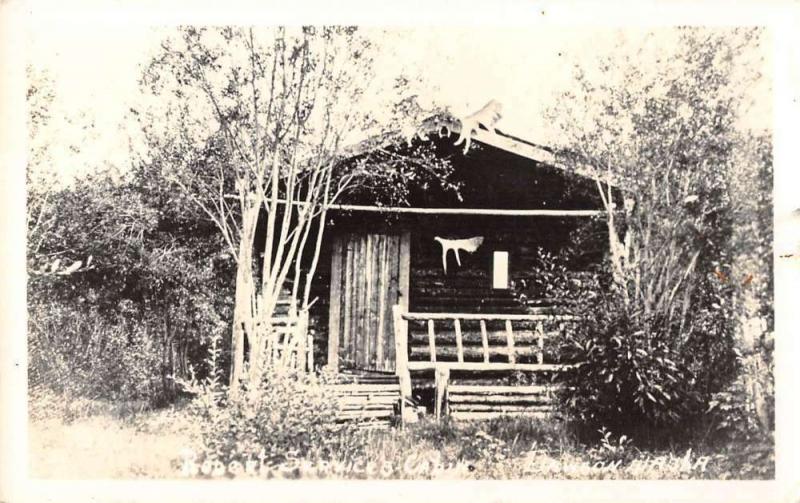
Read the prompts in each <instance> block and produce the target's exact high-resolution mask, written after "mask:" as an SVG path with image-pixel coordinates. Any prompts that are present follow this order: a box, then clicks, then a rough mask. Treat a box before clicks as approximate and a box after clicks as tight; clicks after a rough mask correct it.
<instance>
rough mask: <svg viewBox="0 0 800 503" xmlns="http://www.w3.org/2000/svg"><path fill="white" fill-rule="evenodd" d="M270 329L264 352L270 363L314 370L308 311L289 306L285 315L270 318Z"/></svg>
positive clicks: (312, 341) (312, 339)
mask: <svg viewBox="0 0 800 503" xmlns="http://www.w3.org/2000/svg"><path fill="white" fill-rule="evenodd" d="M270 325H271V327H272V331H271V334H270V337H268V339H267V348H266V354H267V357H268V358H269V360H270V362H271V363H272V364H280V365H281V366H284V367H286V366H288V367H290V368H296V369H301V370H305V371H306V372H311V371H313V370H314V338H313V337H312V336H311V335H310V334H309V333H308V311H298V310H297V309H294V308H293V307H290V309H289V310H288V312H287V313H286V314H285V315H276V316H273V317H272V318H270Z"/></svg>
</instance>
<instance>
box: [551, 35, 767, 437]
mask: <svg viewBox="0 0 800 503" xmlns="http://www.w3.org/2000/svg"><path fill="white" fill-rule="evenodd" d="M759 37H760V32H758V31H757V30H730V31H723V30H720V31H715V30H697V29H691V28H683V29H680V30H677V31H676V32H675V44H673V46H672V47H671V48H670V49H669V52H668V53H665V51H664V50H662V49H661V48H660V47H662V46H657V45H656V42H655V41H656V37H654V36H648V37H645V39H644V41H643V44H642V48H641V49H640V50H639V51H638V52H636V53H626V54H614V55H613V56H611V57H607V58H599V59H598V62H599V63H598V68H597V71H596V73H595V74H592V72H590V71H588V70H587V69H586V68H578V69H577V71H576V81H577V83H578V84H579V88H580V91H579V92H574V93H572V92H570V93H567V94H565V95H564V96H563V97H561V99H560V100H559V104H558V106H557V107H555V108H554V110H553V111H552V116H553V118H554V120H555V121H556V122H557V123H558V124H560V125H561V127H562V130H563V131H564V133H565V138H566V142H565V144H566V147H565V148H564V149H562V151H561V152H560V153H559V157H560V158H561V160H562V161H563V162H564V163H566V164H568V165H570V166H572V167H573V168H574V169H575V170H577V171H580V172H583V173H586V174H589V175H590V176H592V177H594V178H596V179H597V186H598V190H599V192H600V194H601V196H602V198H603V202H604V204H605V208H606V210H607V211H606V220H607V227H608V243H609V261H608V266H609V267H608V272H609V275H610V276H611V278H612V279H613V282H612V288H611V289H610V292H609V294H608V295H606V296H603V297H602V298H600V299H598V302H595V303H593V305H588V306H584V309H585V310H584V313H585V315H584V322H583V323H582V324H581V325H580V326H579V327H578V329H577V330H576V331H575V332H574V333H573V334H571V336H570V337H569V338H568V340H567V341H566V344H565V347H564V349H565V351H567V352H568V354H567V358H569V359H572V360H573V361H575V362H582V363H583V364H582V365H581V366H579V367H578V368H577V369H575V370H574V371H573V372H572V374H571V377H569V382H570V384H571V385H572V387H568V388H567V390H566V392H565V397H564V399H565V404H566V405H567V407H568V408H569V409H570V410H571V411H572V412H573V413H574V414H576V415H577V416H578V417H580V418H582V419H584V420H586V421H587V422H589V423H590V424H591V425H592V426H591V428H596V427H599V426H608V427H609V429H611V430H613V431H618V432H621V431H630V430H628V429H629V428H633V427H634V426H638V427H639V428H640V429H648V428H649V429H650V430H651V431H652V432H653V434H657V433H659V432H660V433H665V432H668V431H673V432H674V431H676V430H675V426H677V425H679V424H684V425H685V424H687V422H688V421H690V420H692V419H696V418H697V417H698V416H699V415H700V414H701V412H702V411H703V410H704V409H705V404H706V403H707V402H708V401H709V400H710V398H711V396H712V394H713V393H716V392H719V391H721V390H722V389H723V388H724V387H725V386H727V385H728V383H730V382H731V381H732V380H733V379H734V378H735V376H736V372H737V371H738V370H739V367H738V365H737V362H736V340H735V339H736V326H735V323H736V322H737V317H736V316H735V312H736V311H735V310H736V304H737V301H740V297H741V290H742V289H741V288H740V286H741V282H742V280H741V279H739V277H740V274H739V271H733V265H732V264H733V263H734V260H735V259H736V260H737V261H739V260H740V259H739V257H740V256H741V254H742V253H743V252H744V250H742V249H741V247H740V246H739V243H741V242H742V239H739V243H737V241H736V240H735V239H734V238H735V236H736V235H739V236H743V235H746V234H747V233H746V232H741V231H737V229H736V225H737V221H736V219H735V218H736V217H737V216H740V215H742V211H751V212H752V211H757V212H760V213H761V214H763V213H766V214H768V213H769V201H768V200H764V199H763V198H761V199H759V200H758V201H755V202H751V203H750V204H743V203H742V201H744V197H746V195H747V194H749V193H748V192H747V191H742V190H738V191H737V190H736V185H737V182H736V179H737V175H736V173H737V172H738V171H739V170H742V171H744V172H747V173H750V174H752V175H750V174H748V175H746V176H745V177H744V178H747V177H750V179H751V180H758V179H761V180H763V173H764V172H767V173H768V171H769V168H768V167H765V166H766V165H768V164H769V163H770V161H769V156H768V154H767V153H766V152H767V150H765V149H759V150H758V152H759V153H758V155H756V156H750V157H751V162H747V163H745V162H742V159H743V158H746V156H744V155H743V152H744V151H745V150H746V149H747V148H748V145H752V144H753V143H752V142H749V143H748V142H747V141H745V138H746V137H747V133H746V132H743V131H742V129H741V128H740V118H741V117H742V114H743V113H744V112H745V111H746V110H745V109H746V102H745V99H744V97H745V90H746V89H748V88H749V87H750V86H752V85H753V84H754V82H756V81H757V80H758V78H759V76H758V75H757V71H756V70H755V68H757V64H756V63H757V62H758V57H759V56H758V54H759V53H758V50H759V44H760V38H759ZM653 60H654V61H655V63H656V64H655V65H649V64H644V62H645V61H653ZM621 83H625V84H624V85H621ZM631 83H635V85H631ZM762 146H764V144H763V143H762ZM753 157H755V158H756V160H755V161H753V160H752V158H753ZM738 177H739V179H741V178H742V176H741V175H738ZM761 188H762V189H763V185H762V186H761ZM750 195H752V194H750ZM619 202H622V204H618V203H619ZM744 208H748V210H745V209H744ZM756 226H757V227H759V229H758V230H757V232H755V233H754V235H755V236H757V240H758V241H759V242H758V244H754V243H753V244H749V246H750V247H751V248H754V249H756V250H758V249H760V250H761V252H760V253H762V254H763V249H764V247H765V246H766V245H767V243H766V241H764V240H765V239H766V237H767V236H768V234H769V231H768V230H767V229H768V227H769V222H768V219H767V218H758V219H757V223H756ZM745 241H746V240H745ZM751 243H752V242H751ZM759 247H760V248H759ZM751 256H752V255H751ZM758 275H759V279H760V280H761V281H762V282H763V281H765V280H766V276H768V273H767V274H764V273H763V272H760V273H759V274H758ZM733 277H736V278H737V280H736V281H733V280H732V281H728V278H733ZM751 279H752V277H751ZM748 281H749V280H748ZM761 299H762V302H764V304H763V305H764V306H765V307H766V309H769V307H767V304H768V301H767V300H766V298H765V297H764V296H762V297H761Z"/></svg>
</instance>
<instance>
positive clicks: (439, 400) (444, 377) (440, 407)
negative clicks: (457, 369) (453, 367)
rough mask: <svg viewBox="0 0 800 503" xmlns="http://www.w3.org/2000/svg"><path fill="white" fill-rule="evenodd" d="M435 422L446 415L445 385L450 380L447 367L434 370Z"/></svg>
mask: <svg viewBox="0 0 800 503" xmlns="http://www.w3.org/2000/svg"><path fill="white" fill-rule="evenodd" d="M435 380H436V405H435V415H436V420H437V421H440V420H441V418H442V416H443V415H445V414H447V384H448V381H449V380H450V369H449V368H447V367H437V368H436V377H435Z"/></svg>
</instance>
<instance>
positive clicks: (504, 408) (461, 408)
mask: <svg viewBox="0 0 800 503" xmlns="http://www.w3.org/2000/svg"><path fill="white" fill-rule="evenodd" d="M552 410H554V407H553V406H552V405H526V404H495V403H492V404H486V403H472V404H465V403H459V404H456V403H454V402H451V406H450V413H451V414H452V413H456V412H467V411H475V412H489V411H492V412H550V411H552Z"/></svg>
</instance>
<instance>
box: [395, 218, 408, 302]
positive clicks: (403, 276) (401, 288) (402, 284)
mask: <svg viewBox="0 0 800 503" xmlns="http://www.w3.org/2000/svg"><path fill="white" fill-rule="evenodd" d="M398 276H399V278H398V285H397V288H398V293H399V304H400V306H401V307H402V308H403V312H408V306H409V295H410V288H409V286H410V280H411V233H410V232H404V233H403V234H402V235H401V236H400V256H399V263H398Z"/></svg>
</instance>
